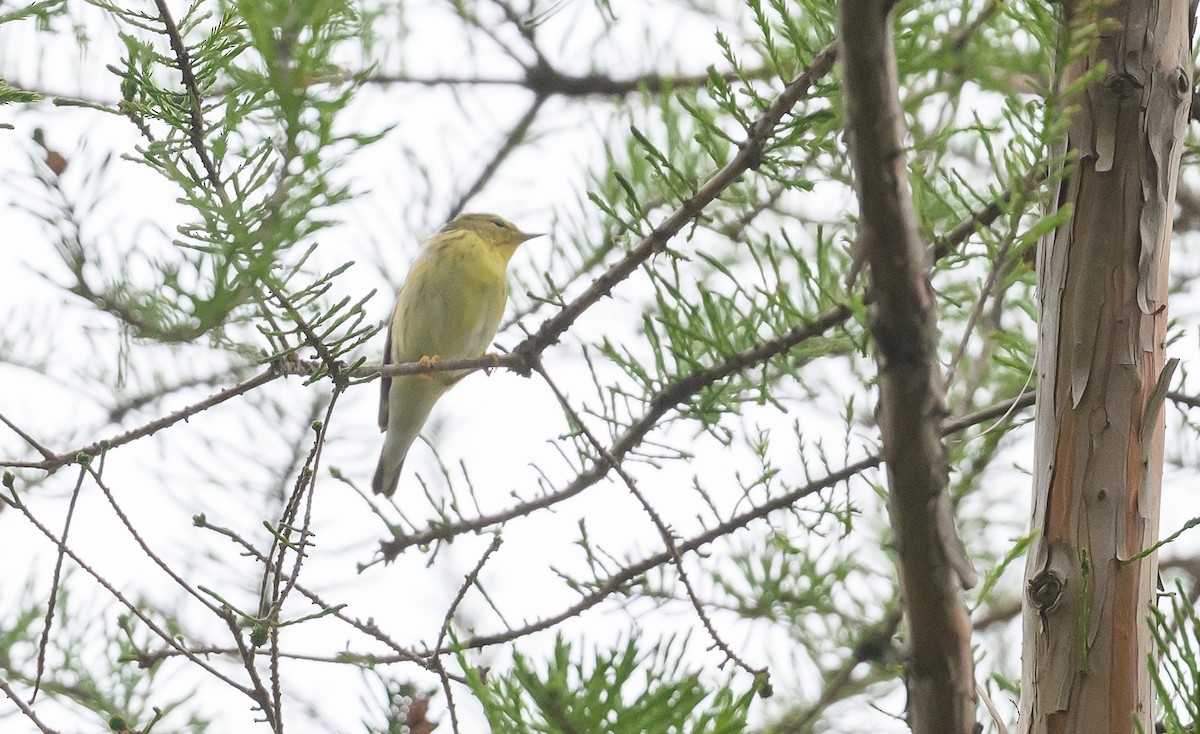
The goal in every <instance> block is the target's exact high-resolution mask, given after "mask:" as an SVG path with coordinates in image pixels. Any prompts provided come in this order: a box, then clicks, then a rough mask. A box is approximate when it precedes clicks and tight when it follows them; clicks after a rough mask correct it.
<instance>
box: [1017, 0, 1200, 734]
mask: <svg viewBox="0 0 1200 734" xmlns="http://www.w3.org/2000/svg"><path fill="white" fill-rule="evenodd" d="M1063 8H1064V12H1065V15H1064V23H1063V30H1062V32H1063V33H1068V32H1071V31H1072V29H1074V30H1075V32H1076V33H1078V32H1079V31H1078V29H1080V28H1084V27H1085V26H1087V25H1088V24H1092V23H1096V22H1099V23H1100V26H1099V27H1100V29H1101V30H1100V33H1099V37H1098V39H1097V42H1096V43H1095V45H1094V48H1092V49H1090V51H1089V52H1088V53H1087V54H1086V55H1085V56H1084V57H1082V58H1080V59H1078V60H1077V61H1075V62H1073V63H1072V65H1071V66H1070V67H1069V68H1068V69H1067V70H1066V73H1065V78H1064V82H1063V86H1064V88H1066V87H1069V85H1071V84H1072V83H1073V82H1075V81H1076V80H1078V79H1080V78H1081V77H1082V76H1083V75H1084V74H1087V73H1089V72H1092V71H1094V70H1095V69H1097V68H1098V67H1099V65H1101V64H1103V65H1104V67H1103V69H1102V71H1101V73H1100V75H1099V76H1098V77H1097V78H1096V79H1095V80H1093V81H1092V82H1090V83H1089V84H1087V85H1086V86H1085V87H1084V88H1083V90H1082V92H1081V93H1080V94H1079V96H1078V97H1076V98H1073V99H1069V100H1067V104H1069V105H1071V106H1072V107H1073V108H1074V110H1073V112H1072V113H1071V114H1072V115H1073V117H1072V119H1071V122H1070V127H1069V131H1068V139H1067V141H1066V145H1067V149H1068V150H1070V151H1074V153H1075V154H1077V156H1078V158H1077V160H1076V162H1075V163H1074V164H1073V166H1074V167H1073V170H1072V171H1071V172H1070V175H1068V176H1067V177H1066V178H1064V179H1063V180H1062V182H1061V184H1060V189H1059V196H1058V207H1059V208H1063V207H1072V209H1071V210H1070V215H1069V217H1068V218H1067V220H1066V221H1065V222H1064V223H1063V224H1062V226H1060V227H1059V228H1058V230H1057V231H1056V232H1055V233H1054V234H1053V235H1052V236H1050V237H1048V238H1047V239H1046V240H1045V241H1043V243H1042V246H1041V249H1040V252H1039V253H1038V269H1037V270H1038V301H1039V310H1040V316H1039V319H1038V365H1037V369H1038V385H1037V395H1038V402H1037V444H1036V454H1035V470H1034V498H1033V518H1032V529H1033V531H1034V533H1035V534H1036V537H1035V539H1034V542H1033V545H1032V546H1031V548H1030V552H1029V557H1028V562H1027V566H1026V571H1025V578H1026V584H1027V585H1026V596H1025V609H1024V648H1023V650H1024V652H1023V665H1022V685H1021V726H1022V728H1023V730H1024V731H1027V732H1036V733H1038V734H1041V733H1043V732H1052V733H1053V734H1071V733H1078V734H1095V733H1096V732H1105V733H1106V734H1107V733H1110V732H1111V733H1113V734H1117V733H1119V732H1134V731H1136V730H1137V729H1136V726H1135V722H1138V723H1140V724H1141V727H1142V728H1143V730H1144V731H1147V732H1149V731H1153V730H1154V727H1153V722H1152V720H1151V715H1152V712H1153V706H1152V689H1151V683H1150V677H1149V671H1148V668H1147V660H1148V659H1149V656H1151V655H1152V654H1153V644H1152V641H1151V639H1150V634H1149V628H1148V626H1147V622H1146V618H1147V616H1148V614H1149V610H1150V607H1151V605H1152V604H1153V603H1154V594H1155V582H1156V579H1157V571H1158V568H1157V566H1158V561H1157V558H1156V557H1155V555H1154V554H1149V555H1148V556H1147V557H1145V558H1140V559H1136V560H1131V559H1133V557H1134V556H1137V555H1138V554H1139V553H1141V552H1142V551H1144V550H1145V549H1146V548H1148V547H1149V546H1151V545H1153V544H1154V542H1155V541H1156V540H1157V537H1158V513H1159V485H1160V482H1161V478H1162V458H1163V411H1162V410H1161V407H1162V397H1163V392H1164V391H1163V390H1157V391H1156V390H1155V387H1156V385H1157V384H1158V383H1159V381H1160V379H1164V380H1165V379H1166V378H1167V377H1169V375H1167V374H1164V371H1163V365H1164V354H1165V343H1164V341H1165V335H1166V325H1167V312H1166V308H1167V256H1168V253H1169V244H1170V239H1171V217H1172V213H1173V209H1174V203H1175V182H1176V178H1177V174H1178V169H1179V158H1180V153H1181V150H1182V145H1183V132H1184V126H1185V124H1186V121H1187V115H1188V108H1189V105H1190V102H1191V79H1192V74H1191V58H1190V53H1189V50H1188V35H1189V33H1188V25H1189V9H1188V2H1187V0H1121V1H1117V2H1112V3H1110V4H1101V5H1097V4H1095V3H1085V2H1080V1H1075V2H1067V3H1065V4H1064V6H1063ZM1074 43H1075V41H1074V40H1072V41H1071V44H1063V45H1064V47H1065V46H1068V45H1073V44H1074Z"/></svg>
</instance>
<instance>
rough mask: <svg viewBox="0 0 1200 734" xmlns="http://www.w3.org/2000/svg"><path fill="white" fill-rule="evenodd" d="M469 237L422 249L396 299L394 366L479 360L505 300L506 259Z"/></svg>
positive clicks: (436, 241)
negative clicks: (425, 359) (433, 359)
mask: <svg viewBox="0 0 1200 734" xmlns="http://www.w3.org/2000/svg"><path fill="white" fill-rule="evenodd" d="M510 254H511V253H506V252H503V251H501V250H499V249H497V248H495V247H493V246H491V245H489V244H488V243H487V242H485V241H484V240H483V238H481V237H480V236H479V235H477V234H475V233H473V232H461V231H456V232H444V233H441V234H438V235H437V236H435V237H433V238H432V239H431V240H429V242H428V243H426V245H425V247H424V248H423V250H422V252H421V254H420V255H419V256H418V257H417V260H416V261H415V262H414V263H413V266H412V270H411V271H410V272H409V274H408V278H407V279H406V280H405V281H404V285H403V286H402V287H401V289H400V293H399V294H398V295H397V298H396V312H395V319H396V321H397V323H396V326H398V327H399V328H398V329H397V331H396V336H397V338H396V339H395V341H394V343H393V345H392V347H393V359H394V360H395V361H396V362H412V361H415V360H418V359H420V358H421V357H426V356H434V355H437V356H439V357H441V359H443V360H450V359H468V358H471V357H478V356H480V355H482V354H483V353H484V352H485V351H486V350H487V348H488V346H489V345H490V344H491V341H492V338H493V337H494V336H495V335H496V328H497V327H498V326H499V324H500V319H501V318H502V317H503V315H504V306H505V303H506V302H507V300H508V283H507V266H508V256H509V255H510Z"/></svg>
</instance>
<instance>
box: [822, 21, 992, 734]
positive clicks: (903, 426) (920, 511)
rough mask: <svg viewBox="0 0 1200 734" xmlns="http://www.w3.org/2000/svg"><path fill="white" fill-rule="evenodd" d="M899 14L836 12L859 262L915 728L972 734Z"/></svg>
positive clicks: (921, 732) (961, 569)
mask: <svg viewBox="0 0 1200 734" xmlns="http://www.w3.org/2000/svg"><path fill="white" fill-rule="evenodd" d="M891 6H892V2H890V1H889V0H843V2H842V3H841V4H840V7H839V30H838V37H839V39H840V43H841V46H840V50H839V56H840V57H841V58H842V60H843V61H842V63H843V69H844V71H843V75H844V81H845V99H846V132H847V138H848V139H849V142H850V154H851V161H852V163H853V168H854V176H855V189H856V191H857V193H858V199H859V212H860V213H859V232H858V242H857V243H856V247H855V257H856V260H857V259H858V258H861V261H862V262H865V263H866V264H868V265H869V270H868V272H869V275H870V291H869V292H870V296H871V310H870V315H869V319H870V321H869V326H870V329H871V334H872V336H873V338H874V347H875V355H876V361H877V363H878V365H879V407H878V418H879V426H880V431H881V434H882V440H883V454H884V460H885V462H886V465H887V475H888V490H889V502H888V510H889V514H890V517H891V524H892V530H893V536H894V545H895V549H896V557H897V565H898V567H899V575H900V590H901V600H902V603H903V606H904V614H905V621H906V623H907V625H908V636H907V637H908V640H909V644H910V646H909V650H908V655H907V661H906V670H905V683H906V685H907V687H908V723H909V726H910V727H911V728H912V730H913V731H914V732H917V733H918V734H971V733H972V732H974V731H975V729H976V723H975V719H974V714H975V684H974V679H973V667H974V666H973V661H972V658H971V622H970V618H969V616H968V614H967V608H966V605H965V603H964V599H963V593H962V590H963V587H964V586H970V585H971V584H973V583H974V581H975V574H974V570H973V569H972V568H971V566H970V562H969V561H968V560H967V557H966V553H965V551H964V549H963V548H962V544H961V542H960V541H959V539H958V535H957V533H956V531H955V528H954V522H953V516H952V511H951V505H950V498H949V496H948V494H947V492H946V488H947V484H948V478H949V477H948V466H947V458H946V450H945V447H944V446H943V444H942V441H941V430H940V429H941V422H942V419H943V418H944V416H945V412H946V410H945V396H944V383H943V380H942V377H941V370H940V366H939V362H938V354H937V347H938V331H937V309H936V302H935V299H934V294H933V292H932V288H931V287H930V284H929V270H930V261H929V255H928V250H927V248H926V247H925V244H924V243H923V242H922V241H921V238H920V235H919V233H918V230H917V224H916V213H915V211H914V207H913V203H912V193H911V189H910V187H909V183H908V169H907V166H906V162H905V159H904V153H903V151H904V149H903V145H902V140H903V117H902V116H901V112H900V102H899V95H898V89H897V87H898V82H897V72H896V58H895V50H894V48H893V42H892V31H891V20H890V18H889V14H888V11H889V10H890V8H891ZM856 266H857V263H856Z"/></svg>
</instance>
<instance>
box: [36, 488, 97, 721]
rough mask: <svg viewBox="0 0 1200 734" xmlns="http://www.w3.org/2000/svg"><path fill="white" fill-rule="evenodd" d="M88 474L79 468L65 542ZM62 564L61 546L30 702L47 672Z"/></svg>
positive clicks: (68, 515) (66, 526) (68, 506)
mask: <svg viewBox="0 0 1200 734" xmlns="http://www.w3.org/2000/svg"><path fill="white" fill-rule="evenodd" d="M85 476H87V467H80V468H79V478H78V479H76V480H75V489H74V490H73V491H72V492H71V501H70V502H69V503H68V504H67V517H66V519H64V520H63V530H62V535H61V536H60V537H61V538H62V541H63V543H66V542H67V535H68V534H69V533H70V531H71V520H73V519H74V517H75V504H76V503H77V502H78V501H79V491H80V490H81V489H82V488H83V478H84V477H85ZM62 566H63V551H62V547H61V546H60V547H59V549H58V553H57V554H56V558H55V560H54V574H53V576H51V579H50V599H49V600H48V601H47V602H46V618H45V620H44V621H43V622H42V637H41V639H40V640H39V641H38V654H37V673H36V675H35V676H34V683H33V695H32V696H31V697H30V699H29V702H30V703H33V701H34V700H35V699H36V698H37V694H38V690H39V689H40V688H41V686H42V675H44V674H45V672H46V648H48V647H49V646H50V626H51V624H52V623H53V622H54V609H55V607H57V606H58V591H59V586H60V584H61V583H62Z"/></svg>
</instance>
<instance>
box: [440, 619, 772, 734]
mask: <svg viewBox="0 0 1200 734" xmlns="http://www.w3.org/2000/svg"><path fill="white" fill-rule="evenodd" d="M683 647H684V645H683V643H678V642H677V641H676V640H674V639H673V638H672V639H667V640H663V641H660V642H655V643H653V644H649V645H647V644H645V643H638V642H635V641H633V640H630V641H628V642H626V643H625V644H624V645H623V646H618V647H614V648H611V649H607V650H601V649H597V650H596V651H595V652H594V653H592V654H590V655H587V654H584V653H580V652H577V651H573V649H572V646H571V645H570V644H568V643H566V642H564V641H563V640H562V639H561V638H559V639H558V640H556V641H555V645H554V651H553V653H552V654H551V655H550V656H549V657H548V658H547V659H546V660H545V661H537V660H530V659H529V658H527V657H526V656H525V655H523V654H521V653H520V652H516V651H514V652H513V665H512V668H511V669H510V670H507V671H504V672H497V671H491V672H490V673H489V674H488V675H487V676H486V678H485V676H484V675H483V674H482V673H481V671H479V670H478V669H476V668H474V667H471V666H469V665H466V660H465V659H464V658H463V657H462V656H460V658H459V660H460V662H461V663H462V664H463V665H464V669H465V670H466V671H467V684H468V685H469V686H470V688H471V691H472V693H474V694H475V696H476V698H477V699H478V701H479V703H480V704H481V705H482V706H483V710H484V714H485V715H486V717H487V721H488V724H489V726H490V727H491V731H492V732H495V733H496V734H534V733H535V732H536V733H538V734H572V733H573V732H586V731H605V732H611V734H673V733H675V732H679V733H682V732H688V733H689V734H734V733H735V732H743V731H745V730H746V726H747V722H746V715H747V712H748V709H749V706H750V703H751V701H752V700H753V699H754V697H755V691H754V689H753V688H752V689H751V690H749V691H746V692H744V693H741V694H738V693H737V692H736V691H735V690H734V688H733V687H732V685H731V683H730V682H729V681H726V682H724V683H720V684H717V685H715V686H712V685H708V684H706V683H705V682H704V679H705V676H703V675H702V674H701V672H700V671H698V670H691V669H688V668H686V667H684V665H683V663H682V658H681V652H682V648H683Z"/></svg>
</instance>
